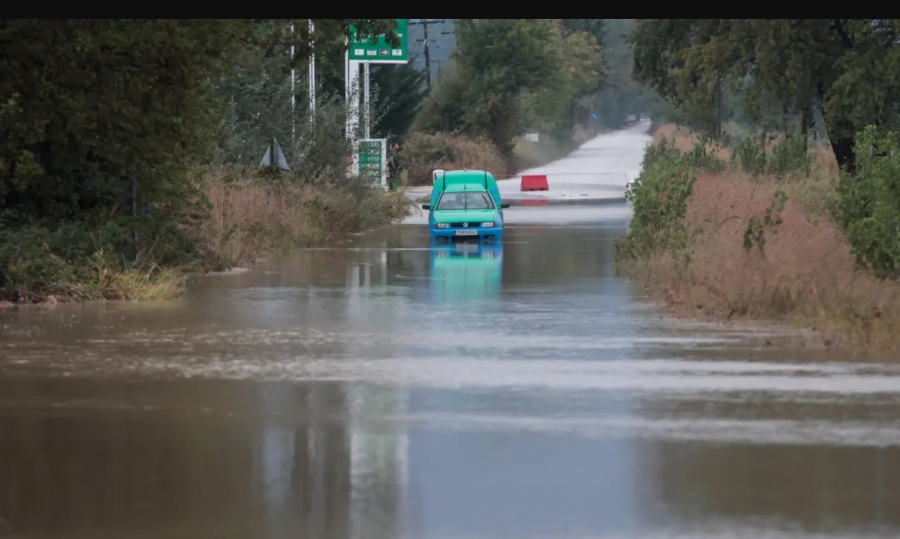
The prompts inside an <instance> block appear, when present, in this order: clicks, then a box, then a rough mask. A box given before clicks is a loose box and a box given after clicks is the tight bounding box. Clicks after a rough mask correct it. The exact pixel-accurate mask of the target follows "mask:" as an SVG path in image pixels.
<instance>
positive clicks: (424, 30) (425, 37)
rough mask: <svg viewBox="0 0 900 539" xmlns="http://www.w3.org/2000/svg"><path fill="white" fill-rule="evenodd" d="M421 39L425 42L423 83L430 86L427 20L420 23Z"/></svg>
mask: <svg viewBox="0 0 900 539" xmlns="http://www.w3.org/2000/svg"><path fill="white" fill-rule="evenodd" d="M422 41H424V43H425V84H427V85H428V87H429V88H431V55H430V54H429V51H428V21H424V22H423V23H422Z"/></svg>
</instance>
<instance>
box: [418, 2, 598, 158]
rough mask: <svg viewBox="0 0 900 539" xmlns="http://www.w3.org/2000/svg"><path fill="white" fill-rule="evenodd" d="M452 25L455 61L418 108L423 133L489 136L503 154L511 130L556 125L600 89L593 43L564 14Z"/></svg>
mask: <svg viewBox="0 0 900 539" xmlns="http://www.w3.org/2000/svg"><path fill="white" fill-rule="evenodd" d="M455 27H456V37H457V45H456V49H455V50H454V52H453V61H454V65H453V66H452V68H451V69H448V70H447V72H446V75H445V76H444V77H442V78H441V80H440V82H439V84H437V85H436V87H435V88H433V90H432V92H431V94H430V95H429V97H428V99H427V100H426V103H425V104H424V106H423V110H422V114H421V115H420V116H419V118H418V119H417V126H418V127H419V128H421V129H423V130H427V131H445V132H453V131H459V132H463V133H466V134H468V135H471V136H476V137H477V136H486V137H487V138H489V139H490V140H491V141H492V142H493V143H494V144H495V145H496V146H497V147H498V149H499V150H500V151H501V153H502V154H503V155H505V156H507V157H508V156H511V155H512V149H513V146H514V138H515V137H516V135H518V134H520V133H522V132H523V131H524V129H525V128H527V127H530V126H531V125H541V126H545V127H546V126H553V125H554V124H555V122H559V121H560V120H559V118H560V117H561V116H564V112H565V110H566V109H567V108H568V107H569V105H570V102H571V100H573V99H575V98H576V97H577V96H578V95H580V94H582V93H584V92H586V91H590V90H592V89H594V88H596V86H597V81H598V79H599V77H600V74H601V71H602V56H601V55H600V50H599V46H598V45H597V43H596V40H595V39H594V38H593V36H591V35H588V34H587V33H585V32H582V31H569V30H567V29H566V28H565V27H564V26H563V24H562V19H460V20H457V21H455ZM563 121H564V120H563ZM569 121H571V119H570V120H569ZM569 125H571V123H570V124H569Z"/></svg>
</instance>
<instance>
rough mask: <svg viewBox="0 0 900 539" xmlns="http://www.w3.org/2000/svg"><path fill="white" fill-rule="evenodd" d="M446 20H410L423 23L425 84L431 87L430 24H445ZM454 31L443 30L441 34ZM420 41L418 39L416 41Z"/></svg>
mask: <svg viewBox="0 0 900 539" xmlns="http://www.w3.org/2000/svg"><path fill="white" fill-rule="evenodd" d="M445 22H446V19H420V20H418V21H415V22H413V21H410V23H409V24H410V25H418V24H421V25H422V40H421V41H422V43H423V44H424V46H425V84H427V85H428V87H429V88H430V87H431V54H430V52H431V51H430V48H431V47H430V44H431V40H429V39H428V25H429V24H443V23H445ZM450 34H452V32H441V35H450ZM416 42H417V43H418V41H416Z"/></svg>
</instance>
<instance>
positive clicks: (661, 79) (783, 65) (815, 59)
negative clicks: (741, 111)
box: [631, 19, 900, 174]
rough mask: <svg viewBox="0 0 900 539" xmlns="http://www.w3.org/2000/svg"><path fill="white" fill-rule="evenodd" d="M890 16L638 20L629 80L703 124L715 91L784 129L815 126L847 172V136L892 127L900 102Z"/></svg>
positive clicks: (899, 53)
mask: <svg viewBox="0 0 900 539" xmlns="http://www.w3.org/2000/svg"><path fill="white" fill-rule="evenodd" d="M898 24H900V21H897V20H894V19H643V20H640V21H639V24H638V27H637V28H636V29H635V31H634V33H633V34H632V38H631V39H632V43H633V44H634V73H635V75H636V76H637V78H638V79H639V80H640V81H642V82H645V83H647V84H649V85H650V86H652V87H653V88H655V89H656V90H658V91H660V92H661V93H662V94H663V95H665V96H666V97H668V98H670V99H671V100H673V101H674V102H675V103H676V104H678V105H679V106H681V107H682V108H683V109H684V110H685V111H688V112H689V113H693V114H692V115H696V116H702V117H705V118H706V119H707V121H706V122H703V123H705V124H706V127H707V128H709V121H708V119H709V118H710V117H711V114H709V111H710V110H712V109H713V108H714V107H715V104H716V101H717V93H718V92H719V91H721V85H723V84H726V83H727V84H730V86H731V88H732V89H734V90H740V91H742V92H743V93H744V94H745V96H746V104H747V107H748V108H747V112H748V113H750V114H751V116H752V117H753V118H754V119H755V120H757V121H760V122H761V123H762V122H765V123H766V124H771V126H773V127H776V128H784V127H785V124H786V123H787V121H796V119H797V118H799V122H800V123H801V126H802V127H803V128H804V129H805V128H806V127H809V126H810V125H811V124H812V122H813V119H814V117H815V116H816V114H818V115H821V117H822V118H823V119H824V123H825V128H826V132H827V135H828V138H829V141H830V143H831V147H832V150H833V152H834V155H835V158H836V159H837V162H838V164H839V165H840V166H841V167H842V168H844V169H846V170H847V171H849V172H850V173H854V174H855V172H856V156H855V153H854V139H855V135H856V133H857V132H859V131H860V130H862V129H863V128H864V127H865V126H866V125H869V124H872V125H879V126H881V125H886V124H887V125H893V124H895V123H896V121H897V119H898V108H897V106H896V103H897V102H898V98H900V70H898V68H900V48H898V46H897V38H896V31H897V30H898V29H900V27H898Z"/></svg>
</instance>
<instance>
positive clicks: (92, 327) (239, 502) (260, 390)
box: [0, 208, 900, 539]
mask: <svg viewBox="0 0 900 539" xmlns="http://www.w3.org/2000/svg"><path fill="white" fill-rule="evenodd" d="M509 211H510V212H511V216H515V213H514V212H516V211H519V208H511V209H510V210H509ZM578 211H579V212H582V211H587V210H583V209H579V210H578ZM588 213H589V212H588ZM601 213H602V212H601ZM522 215H525V213H523V214H522ZM529 215H530V214H529ZM622 230H623V224H622V222H621V221H616V220H604V219H602V218H599V217H598V218H595V222H593V223H587V222H580V224H577V225H576V224H571V223H570V224H556V225H553V224H539V223H531V224H528V223H521V224H517V225H514V226H510V228H509V229H508V231H507V233H506V240H507V241H506V242H505V243H504V244H503V245H501V246H495V247H490V246H480V247H478V246H475V247H474V248H473V247H471V246H447V247H442V248H439V249H431V248H430V247H429V236H428V231H427V229H426V228H425V227H423V226H418V225H409V226H398V227H393V228H391V229H387V230H384V231H380V232H378V233H373V234H369V235H366V236H362V237H360V238H358V240H357V241H356V242H354V244H353V245H351V246H349V247H346V248H336V249H310V250H303V251H300V252H298V253H294V254H291V255H288V256H284V257H280V258H273V259H272V260H270V261H268V262H267V263H266V264H264V265H262V266H260V267H259V268H255V269H254V270H252V271H248V272H244V273H238V274H234V275H223V276H213V277H209V278H206V279H204V281H203V282H202V283H201V284H200V285H199V286H197V287H196V288H194V289H192V290H191V291H190V293H189V295H188V296H187V297H186V298H185V299H184V300H183V301H179V302H173V303H169V304H166V305H164V306H158V305H146V304H145V305H136V304H124V303H119V304H95V305H78V306H58V307H57V308H56V309H53V310H47V309H31V310H27V311H22V312H19V313H0V329H2V333H0V518H7V519H9V521H10V522H11V524H12V527H13V529H14V530H15V531H16V532H21V533H22V534H24V535H25V536H26V537H29V538H39V537H45V538H51V537H52V538H78V539H82V538H94V537H96V538H101V537H103V538H113V537H115V538H119V537H129V538H131V537H148V538H149V537H164V538H175V537H184V538H195V537H223V538H227V537H235V538H237V537H252V538H273V539H276V538H277V539H281V538H288V537H334V538H346V539H350V538H354V539H355V538H368V537H372V538H375V537H379V538H380V537H403V538H407V537H408V538H410V539H412V538H440V539H443V538H448V539H449V538H456V537H473V536H477V537H509V536H515V537H535V538H537V537H567V538H569V537H590V536H615V537H697V536H699V537H747V538H751V537H752V538H757V537H774V536H777V537H811V536H813V534H815V533H818V534H821V535H819V536H821V537H839V536H852V537H868V536H872V537H874V536H884V537H888V536H890V537H894V536H896V535H897V534H898V533H900V475H898V474H897V473H895V471H896V469H897V467H898V466H900V451H898V449H900V423H898V422H897V420H896V409H897V406H900V373H898V371H897V370H896V369H894V370H892V368H891V367H889V366H888V367H884V366H882V367H878V368H876V367H874V366H866V365H855V364H838V363H818V364H815V363H810V362H808V361H800V360H801V359H809V358H804V354H811V357H814V355H815V354H816V353H818V352H815V351H813V352H803V351H800V350H798V349H796V348H791V347H789V346H787V345H785V346H783V347H782V346H780V345H777V344H767V343H781V342H782V341H779V340H776V339H782V338H783V342H785V343H790V342H791V341H790V337H791V336H790V335H786V336H785V335H784V334H783V333H784V332H783V331H782V332H781V333H778V332H776V331H775V330H774V329H772V328H743V327H736V326H731V327H725V328H722V327H715V326H709V325H704V324H698V323H693V322H686V321H673V320H669V319H668V318H666V317H664V316H662V313H661V312H660V310H659V308H658V307H657V306H654V305H652V304H649V303H647V302H646V301H644V300H643V298H642V297H641V295H640V292H639V289H638V287H636V286H635V285H634V284H633V283H630V282H628V281H627V280H626V279H622V278H620V277H618V276H617V275H616V273H615V268H614V265H613V243H612V241H613V239H614V238H615V237H616V235H618V234H621V232H622ZM841 534H844V535H841ZM878 534H881V535H878Z"/></svg>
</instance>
